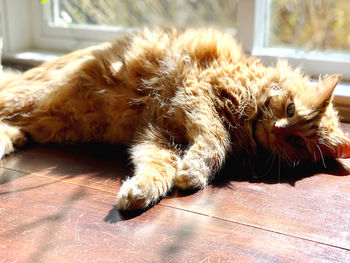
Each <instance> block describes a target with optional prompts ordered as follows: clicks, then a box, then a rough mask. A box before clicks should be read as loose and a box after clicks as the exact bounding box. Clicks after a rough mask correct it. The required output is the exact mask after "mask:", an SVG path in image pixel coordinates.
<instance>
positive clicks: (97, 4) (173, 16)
mask: <svg viewBox="0 0 350 263" xmlns="http://www.w3.org/2000/svg"><path fill="white" fill-rule="evenodd" d="M49 10H50V11H49V16H50V22H51V24H53V25H55V26H61V27H70V26H76V25H84V26H92V25H95V26H96V25H99V26H113V27H120V28H138V27H139V26H140V25H142V26H145V27H150V28H154V27H156V26H162V27H176V28H185V27H198V26H199V27H201V26H215V27H220V28H225V29H226V28H234V27H235V23H236V13H237V0H153V1H147V0H135V1H125V0H113V1H106V0H101V1H86V0H51V5H50V8H49Z"/></svg>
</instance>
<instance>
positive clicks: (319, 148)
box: [316, 144, 327, 168]
mask: <svg viewBox="0 0 350 263" xmlns="http://www.w3.org/2000/svg"><path fill="white" fill-rule="evenodd" d="M316 147H317V148H318V150H319V151H320V155H321V159H322V164H323V166H324V168H327V166H326V164H325V162H324V158H323V154H322V150H321V148H320V146H318V144H316Z"/></svg>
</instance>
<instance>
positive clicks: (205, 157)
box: [175, 106, 231, 190]
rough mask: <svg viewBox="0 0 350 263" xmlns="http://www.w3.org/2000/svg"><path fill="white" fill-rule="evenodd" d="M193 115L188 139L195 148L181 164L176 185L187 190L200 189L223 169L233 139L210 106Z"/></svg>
mask: <svg viewBox="0 0 350 263" xmlns="http://www.w3.org/2000/svg"><path fill="white" fill-rule="evenodd" d="M189 116H190V122H189V123H190V124H189V125H188V127H187V136H188V137H189V139H190V142H191V146H190V148H189V149H188V150H187V152H186V153H185V155H184V157H183V159H182V160H180V162H179V165H178V171H177V175H176V177H175V185H176V186H177V187H179V188H180V189H183V190H200V189H203V188H204V187H205V186H207V184H208V183H209V181H210V179H211V176H213V174H214V173H215V172H217V170H219V169H220V168H221V166H222V164H223V162H224V160H225V157H226V155H227V152H228V151H229V149H230V144H231V143H230V136H229V133H228V131H227V129H226V128H225V127H224V125H223V124H222V122H221V120H220V119H219V117H218V116H216V115H215V113H212V112H211V108H210V107H207V108H204V109H201V107H200V106H198V110H196V111H195V112H192V113H191V114H190V115H189Z"/></svg>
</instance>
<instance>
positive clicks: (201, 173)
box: [175, 160, 209, 190]
mask: <svg viewBox="0 0 350 263" xmlns="http://www.w3.org/2000/svg"><path fill="white" fill-rule="evenodd" d="M208 176H209V174H208V169H207V167H206V166H202V165H201V164H200V163H199V162H198V161H196V160H191V161H187V162H182V163H181V164H180V165H179V167H178V172H177V175H176V177H175V186H177V187H178V188H180V189H182V190H201V189H203V188H205V187H206V186H207V184H208Z"/></svg>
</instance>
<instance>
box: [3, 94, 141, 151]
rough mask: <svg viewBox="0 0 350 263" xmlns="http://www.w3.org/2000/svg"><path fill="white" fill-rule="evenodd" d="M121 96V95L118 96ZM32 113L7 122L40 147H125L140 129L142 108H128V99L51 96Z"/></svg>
mask: <svg viewBox="0 0 350 263" xmlns="http://www.w3.org/2000/svg"><path fill="white" fill-rule="evenodd" d="M119 95H121V94H119ZM50 96H51V95H49V96H48V97H47V98H45V99H44V100H43V102H42V103H41V104H40V105H38V106H37V107H36V108H35V109H34V110H33V111H31V112H29V113H25V114H20V115H18V116H17V117H15V118H12V119H11V120H10V121H9V122H10V124H12V125H15V126H18V127H20V128H22V129H23V130H24V131H25V132H27V133H28V134H30V135H31V137H32V138H33V139H34V140H35V141H37V142H40V143H46V142H67V143H76V142H91V141H95V142H108V143H117V144H125V143H128V142H130V140H132V138H133V137H134V133H135V131H136V129H137V127H138V126H139V125H140V119H141V117H140V116H141V115H142V108H133V107H130V103H129V101H130V98H128V96H118V97H117V98H114V97H113V95H110V96H108V95H103V96H101V94H99V93H97V94H93V93H92V94H89V95H87V94H79V96H78V95H77V94H73V95H72V94H71V95H70V96H63V95H62V94H59V93H58V94H57V93H56V94H54V96H55V97H50Z"/></svg>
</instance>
